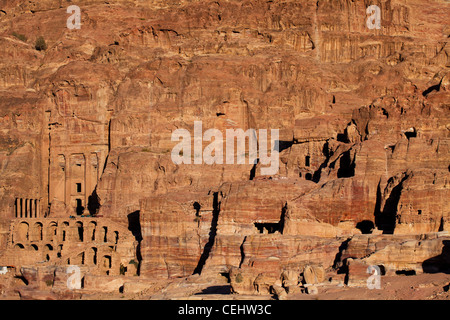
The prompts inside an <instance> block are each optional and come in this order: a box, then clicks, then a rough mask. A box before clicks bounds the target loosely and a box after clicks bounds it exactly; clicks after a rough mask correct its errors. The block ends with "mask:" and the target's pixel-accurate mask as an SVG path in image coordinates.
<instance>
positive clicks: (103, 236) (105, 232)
mask: <svg viewBox="0 0 450 320" xmlns="http://www.w3.org/2000/svg"><path fill="white" fill-rule="evenodd" d="M101 240H102V241H103V242H108V227H106V226H104V227H102V233H101Z"/></svg>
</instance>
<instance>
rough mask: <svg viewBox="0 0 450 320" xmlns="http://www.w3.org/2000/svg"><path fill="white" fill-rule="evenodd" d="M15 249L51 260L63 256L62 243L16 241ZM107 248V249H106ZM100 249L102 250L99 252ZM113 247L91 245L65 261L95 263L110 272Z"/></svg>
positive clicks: (77, 263) (68, 263)
mask: <svg viewBox="0 0 450 320" xmlns="http://www.w3.org/2000/svg"><path fill="white" fill-rule="evenodd" d="M14 249H16V250H20V251H24V252H25V251H27V252H28V253H31V254H39V255H41V259H42V260H43V261H50V259H51V258H52V257H53V256H56V257H58V258H61V251H62V245H59V246H57V247H56V248H55V247H54V246H53V245H52V244H49V243H47V244H45V245H42V246H39V245H37V244H29V245H24V244H22V243H16V244H15V245H14ZM105 249H106V250H105ZM99 251H100V252H99ZM112 254H113V247H111V246H108V247H106V248H102V249H100V250H99V249H98V248H96V247H91V248H89V249H87V250H85V251H83V252H81V253H79V254H78V255H76V256H74V257H71V258H67V259H66V261H65V263H66V264H67V265H71V264H74V265H95V266H98V267H99V269H100V270H102V271H104V272H105V273H106V274H109V272H110V269H111V268H112V267H113V259H112Z"/></svg>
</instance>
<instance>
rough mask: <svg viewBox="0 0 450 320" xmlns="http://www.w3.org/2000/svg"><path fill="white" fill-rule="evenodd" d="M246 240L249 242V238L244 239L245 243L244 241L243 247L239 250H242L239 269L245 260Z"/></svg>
mask: <svg viewBox="0 0 450 320" xmlns="http://www.w3.org/2000/svg"><path fill="white" fill-rule="evenodd" d="M245 240H247V236H245V237H244V241H242V243H241V245H240V246H239V249H240V250H241V261H240V262H239V268H240V267H241V265H242V263H243V262H244V259H245V252H244V243H245Z"/></svg>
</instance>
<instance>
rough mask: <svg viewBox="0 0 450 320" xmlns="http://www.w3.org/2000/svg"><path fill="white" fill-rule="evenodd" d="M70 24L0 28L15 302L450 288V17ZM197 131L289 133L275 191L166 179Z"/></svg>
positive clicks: (295, 5)
mask: <svg viewBox="0 0 450 320" xmlns="http://www.w3.org/2000/svg"><path fill="white" fill-rule="evenodd" d="M68 5H69V3H67V4H66V3H63V2H61V1H52V0H43V1H35V0H31V1H27V2H23V1H19V0H12V1H7V2H4V3H2V4H1V6H2V7H1V8H0V9H1V11H0V43H1V46H0V52H1V56H2V59H1V61H0V101H1V102H0V129H1V130H0V173H1V174H0V213H1V215H0V246H1V251H0V266H5V267H6V269H5V270H6V271H5V272H6V273H2V274H0V278H2V277H3V279H0V292H1V293H2V294H4V295H7V296H8V295H9V296H11V295H14V294H18V295H20V297H22V298H30V297H31V298H32V297H33V292H35V297H36V298H42V299H54V298H55V299H56V298H80V297H83V296H85V297H92V295H93V294H95V293H99V292H100V293H105V294H109V293H111V294H118V293H120V294H123V295H125V296H126V297H130V296H132V295H136V296H133V297H135V298H136V297H146V298H148V297H154V298H170V297H171V296H177V297H179V296H183V295H184V296H190V295H193V294H196V293H199V292H200V293H201V292H203V293H205V292H206V293H214V294H216V293H217V294H225V293H231V292H232V293H235V294H240V295H241V296H242V297H249V295H250V296H253V295H274V296H276V297H278V298H280V299H286V297H289V296H292V295H293V294H296V293H299V294H300V293H302V292H305V293H306V292H308V293H310V294H311V293H314V292H316V291H317V290H318V291H319V292H320V290H321V286H324V285H328V286H329V285H334V286H335V285H349V286H352V285H362V286H364V285H365V281H366V279H367V277H368V274H367V272H366V271H367V267H368V266H370V265H377V266H382V269H383V272H384V274H383V276H385V275H386V276H391V275H399V276H400V275H402V274H404V273H408V272H414V273H415V274H421V273H446V272H448V270H449V269H448V264H449V257H448V250H447V249H448V241H449V240H450V236H449V235H448V234H447V232H448V231H449V228H450V227H449V219H450V218H449V208H450V207H449V202H448V199H449V198H450V188H449V178H450V174H449V171H450V161H449V160H450V152H449V141H450V140H449V129H450V127H449V125H450V121H449V120H450V112H449V111H450V110H449V109H450V104H449V101H450V99H449V98H450V93H449V89H450V71H449V67H448V66H449V47H448V45H449V44H448V42H449V40H448V39H449V36H450V27H449V26H448V16H449V15H450V4H449V3H448V2H446V1H433V2H428V1H422V0H411V1H408V2H405V1H386V2H381V3H380V4H379V5H380V9H381V13H382V14H381V28H380V29H370V28H368V27H367V24H366V20H367V18H368V14H367V13H366V7H365V3H364V2H361V1H356V2H354V1H348V0H339V1H326V0H325V1H322V0H320V1H300V2H299V1H284V2H280V1H269V2H267V1H259V0H251V1H250V0H246V1H185V0H180V1H175V2H173V1H172V2H167V1H159V0H153V1H130V0H121V1H109V2H104V1H96V0H89V1H87V0H82V1H78V2H77V4H76V5H78V6H79V7H80V9H81V28H80V29H69V28H67V26H66V20H67V19H68V17H69V16H70V14H68V13H67V12H66V9H67V6H68ZM424 7H426V8H427V9H426V10H424ZM39 36H42V37H43V38H44V39H45V42H46V44H47V48H46V49H45V50H38V49H40V48H37V46H36V40H37V38H38V37H39ZM194 121H201V122H202V132H205V131H206V130H207V129H218V130H220V132H222V134H223V135H225V132H226V130H227V129H235V130H237V129H242V130H244V131H246V130H248V129H255V130H258V129H269V130H270V129H278V130H279V141H277V147H278V149H279V151H280V154H279V161H280V167H279V170H278V172H277V173H276V174H271V175H264V174H263V172H262V171H261V169H263V168H264V167H265V165H264V164H262V163H261V161H259V162H258V163H256V164H254V163H249V161H247V159H246V162H245V163H243V164H237V163H236V161H235V164H227V163H225V161H224V162H223V163H215V164H212V165H210V164H206V163H205V162H202V163H201V164H194V163H192V164H175V163H174V162H173V161H172V158H171V151H172V149H173V148H174V146H175V145H176V144H177V142H175V141H172V139H171V136H172V132H173V131H174V130H176V129H186V130H187V131H188V132H190V133H191V138H192V144H194V136H193V134H194ZM259 137H260V136H259ZM264 142H265V141H263V140H262V139H259V141H258V143H259V146H260V145H261V144H262V143H264ZM208 144H209V142H208V141H203V143H202V147H203V148H205V147H206V146H207V145H208ZM224 146H225V145H224ZM269 147H270V146H269ZM202 150H203V149H202ZM224 150H225V148H224ZM247 151H248V149H247ZM247 155H248V153H246V156H247ZM192 157H194V154H192ZM69 265H77V266H79V267H80V268H81V271H82V277H83V281H82V288H81V289H77V290H76V292H73V291H72V292H71V291H70V290H69V288H67V285H66V283H67V276H68V274H67V272H66V271H67V267H68V266H69ZM2 270H3V269H2ZM183 279H184V280H183ZM214 284H216V287H217V288H215V289H214V290H207V288H208V287H211V286H214ZM14 288H16V289H17V290H15V289H14ZM188 288H189V289H188ZM205 288H206V289H205ZM308 288H309V289H308ZM68 290H69V291H68ZM183 290H184V291H183ZM202 290H203V291H202ZM66 291H67V292H66Z"/></svg>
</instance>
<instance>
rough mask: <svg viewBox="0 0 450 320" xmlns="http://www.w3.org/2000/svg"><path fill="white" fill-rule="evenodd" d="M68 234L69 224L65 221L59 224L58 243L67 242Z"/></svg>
mask: <svg viewBox="0 0 450 320" xmlns="http://www.w3.org/2000/svg"><path fill="white" fill-rule="evenodd" d="M68 232H69V223H68V222H67V221H64V222H63V223H62V224H61V233H60V241H66V240H69V239H68Z"/></svg>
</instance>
